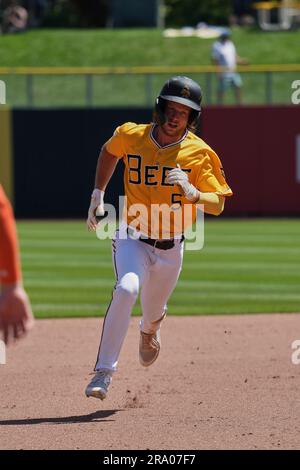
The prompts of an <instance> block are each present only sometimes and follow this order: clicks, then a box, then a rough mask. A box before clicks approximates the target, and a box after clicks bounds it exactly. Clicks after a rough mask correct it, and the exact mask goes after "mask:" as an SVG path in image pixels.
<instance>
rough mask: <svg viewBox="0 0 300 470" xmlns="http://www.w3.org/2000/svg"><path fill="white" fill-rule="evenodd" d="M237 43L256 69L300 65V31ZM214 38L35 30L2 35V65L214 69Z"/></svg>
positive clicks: (244, 35) (239, 37)
mask: <svg viewBox="0 0 300 470" xmlns="http://www.w3.org/2000/svg"><path fill="white" fill-rule="evenodd" d="M232 37H233V40H234V42H235V43H236V45H237V48H238V52H239V54H240V55H241V56H245V57H247V58H248V59H249V60H250V62H251V63H252V64H292V63H299V62H300V50H299V47H298V45H299V38H300V31H299V30H298V31H288V32H270V33H265V32H262V31H260V30H259V29H246V28H243V29H242V28H235V29H234V30H233V35H232ZM213 41H214V39H200V38H196V37H186V38H172V39H170V38H164V37H163V34H162V31H161V30H159V29H134V28H132V29H99V30H93V29H88V30H84V29H79V30H76V29H75V30H74V29H68V30H65V29H57V30H47V29H42V30H34V31H29V32H26V33H24V34H15V35H6V36H0V57H1V66H2V67H6V66H11V67H20V66H24V67H25V66H32V67H43V66H52V67H54V66H62V67H67V66H75V67H77V66H112V67H114V66H125V67H126V66H138V65H209V64H210V63H211V58H210V49H211V45H212V42H213Z"/></svg>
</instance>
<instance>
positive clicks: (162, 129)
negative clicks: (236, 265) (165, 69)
mask: <svg viewBox="0 0 300 470" xmlns="http://www.w3.org/2000/svg"><path fill="white" fill-rule="evenodd" d="M201 100H202V93H201V88H200V86H199V85H198V84H197V83H196V82H195V81H193V80H191V79H190V78H187V77H173V78H171V79H170V80H168V81H167V82H166V83H165V85H164V86H163V88H162V90H161V92H160V95H159V96H158V97H157V99H156V104H155V110H154V119H153V123H150V124H135V123H131V122H128V123H125V124H123V125H122V126H120V127H117V129H116V130H115V132H114V135H113V136H112V137H111V138H110V139H109V140H108V141H107V142H106V143H105V144H104V146H103V148H102V150H101V153H100V156H99V159H98V164H97V169H96V178H95V189H94V191H93V193H92V196H91V204H90V208H89V212H88V219H87V225H88V227H89V229H91V230H95V229H96V227H97V220H96V214H100V215H101V214H104V194H105V188H106V186H107V184H108V182H109V180H110V178H111V176H112V174H113V172H114V170H115V167H116V165H117V163H118V160H119V159H120V158H122V159H123V161H124V164H125V173H124V183H125V196H126V204H125V209H124V212H123V220H122V221H121V223H120V226H119V229H118V230H117V231H116V234H115V236H114V239H113V240H112V255H113V263H114V269H115V275H116V284H115V287H114V290H113V295H112V299H111V302H110V304H109V306H108V309H107V312H106V315H105V320H104V324H103V329H102V336H101V341H100V346H99V350H98V355H97V360H96V365H95V368H94V371H95V375H94V377H93V379H92V381H91V382H90V383H89V384H88V386H87V388H86V391H85V393H86V396H87V397H90V396H92V397H95V398H100V399H101V400H103V399H104V398H105V397H106V395H107V392H108V388H109V385H110V383H111V380H112V375H113V373H114V372H115V371H116V369H117V364H118V358H119V355H120V351H121V348H122V345H123V342H124V339H125V336H126V333H127V330H128V326H129V322H130V316H131V311H132V308H133V306H134V304H135V302H136V300H137V297H138V295H139V293H140V294H141V306H142V318H141V321H140V341H139V360H140V363H141V364H142V365H143V366H145V367H148V366H150V365H151V364H153V362H154V361H155V360H156V359H157V357H158V355H159V351H160V347H161V339H160V327H161V323H162V321H163V319H164V318H165V315H166V309H167V301H168V299H169V297H170V295H171V294H172V292H173V290H174V288H175V286H176V283H177V281H178V277H179V274H180V271H181V266H182V258H183V251H184V235H183V232H184V230H185V229H186V228H187V225H191V224H192V223H193V222H194V221H195V219H196V208H197V204H198V205H199V204H201V205H204V212H207V213H209V214H214V215H219V214H220V213H221V212H222V211H223V209H224V201H225V196H231V195H232V192H231V189H230V188H229V186H228V185H227V183H226V181H225V178H224V173H223V170H222V167H221V162H220V160H219V158H218V156H217V155H216V153H215V152H214V151H213V150H212V149H211V148H210V147H209V146H208V145H207V144H206V143H205V142H204V141H203V140H201V139H200V138H199V137H197V136H196V135H195V134H194V133H193V131H194V130H195V128H196V126H197V121H198V119H199V116H200V112H201ZM160 205H164V207H167V208H169V209H170V210H172V209H174V211H173V212H174V214H175V213H180V214H181V217H179V219H180V220H182V219H183V220H185V222H183V223H182V224H180V223H178V218H177V223H175V221H174V220H175V216H174V217H173V218H172V217H171V222H170V221H169V224H166V223H165V222H164V220H163V217H162V216H161V212H160V211H159V210H157V207H160ZM188 206H189V207H190V206H192V208H193V211H192V216H191V217H187V218H185V217H184V214H185V212H187V208H188ZM202 207H203V206H202ZM176 209H180V210H179V211H176ZM137 212H138V214H139V217H137ZM137 220H138V223H137ZM186 220H187V222H186ZM166 226H167V227H168V230H166Z"/></svg>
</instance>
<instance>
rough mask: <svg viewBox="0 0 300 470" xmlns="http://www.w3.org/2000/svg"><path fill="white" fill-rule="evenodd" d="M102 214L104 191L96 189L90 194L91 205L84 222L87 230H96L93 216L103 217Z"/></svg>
mask: <svg viewBox="0 0 300 470" xmlns="http://www.w3.org/2000/svg"><path fill="white" fill-rule="evenodd" d="M104 212H105V211H104V191H102V190H101V189H97V188H96V189H94V191H93V192H92V196H91V204H90V207H89V212H88V218H87V221H86V223H87V226H88V228H89V230H96V228H97V220H96V218H95V215H96V214H97V215H104Z"/></svg>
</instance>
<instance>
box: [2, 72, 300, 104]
mask: <svg viewBox="0 0 300 470" xmlns="http://www.w3.org/2000/svg"><path fill="white" fill-rule="evenodd" d="M216 71H217V69H216V68H215V67H212V66H202V67H200V66H199V67H165V68H164V67H131V68H123V67H120V68H104V67H102V68H101V67H98V68H96V67H94V68H15V69H10V68H0V80H2V82H3V83H5V87H6V103H7V104H8V105H10V106H13V107H29V108H51V107H89V108H90V107H114V106H118V107H120V106H127V107H128V106H136V107H144V106H151V107H152V106H153V103H154V100H155V97H156V96H157V94H158V92H159V90H160V89H161V87H162V85H163V83H164V82H165V81H166V80H167V79H168V78H170V76H174V75H188V76H189V77H191V78H193V79H194V80H196V81H198V82H199V83H200V85H201V87H202V90H203V104H204V105H217V104H218V102H217V85H218V80H217V76H216ZM238 72H239V73H240V74H241V76H242V80H243V86H242V96H243V104H245V105H257V104H262V105H264V104H291V95H292V83H293V82H294V81H295V80H298V79H299V78H300V65H298V64H295V65H282V66H279V65H268V66H243V67H239V68H238ZM224 104H229V105H230V104H235V101H234V96H233V92H232V90H230V89H229V90H228V91H227V92H226V94H225V100H224Z"/></svg>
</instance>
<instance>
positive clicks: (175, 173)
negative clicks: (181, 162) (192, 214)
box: [166, 168, 199, 201]
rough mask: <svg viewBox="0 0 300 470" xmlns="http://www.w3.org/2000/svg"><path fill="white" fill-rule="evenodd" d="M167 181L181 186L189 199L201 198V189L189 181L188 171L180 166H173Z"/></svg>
mask: <svg viewBox="0 0 300 470" xmlns="http://www.w3.org/2000/svg"><path fill="white" fill-rule="evenodd" d="M166 182H167V183H168V184H176V185H177V186H180V188H181V189H182V191H183V193H184V196H185V197H186V198H187V199H189V201H195V199H197V198H199V191H198V190H197V189H196V188H195V186H193V185H192V184H191V183H190V182H189V178H188V175H187V173H186V172H185V171H182V170H181V169H180V168H173V170H171V171H170V172H169V173H168V176H167V178H166Z"/></svg>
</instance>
